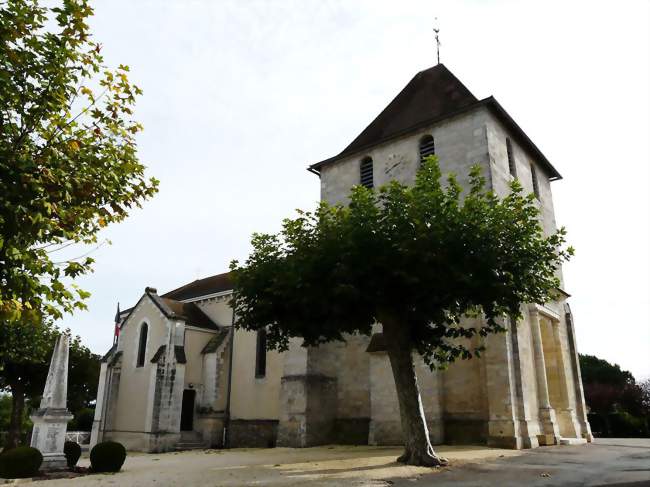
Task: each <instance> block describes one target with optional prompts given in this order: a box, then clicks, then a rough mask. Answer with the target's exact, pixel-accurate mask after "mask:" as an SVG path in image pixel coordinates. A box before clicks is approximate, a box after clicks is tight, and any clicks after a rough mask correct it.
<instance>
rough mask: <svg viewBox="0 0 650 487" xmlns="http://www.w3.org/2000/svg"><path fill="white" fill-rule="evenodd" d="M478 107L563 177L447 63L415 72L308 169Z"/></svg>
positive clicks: (490, 101)
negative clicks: (341, 144)
mask: <svg viewBox="0 0 650 487" xmlns="http://www.w3.org/2000/svg"><path fill="white" fill-rule="evenodd" d="M479 106H486V107H487V108H488V109H489V110H490V111H492V112H493V113H494V115H495V116H497V118H499V119H500V120H501V122H502V123H504V125H506V127H507V128H509V129H510V130H511V132H512V133H513V136H515V137H516V138H517V139H518V142H519V143H520V144H521V145H522V146H523V147H524V148H525V149H528V150H529V151H530V152H531V153H532V154H533V155H534V156H535V157H536V158H537V159H538V160H539V162H540V163H541V164H542V165H543V166H544V167H545V168H546V169H547V171H548V173H549V176H550V178H551V179H561V176H560V174H559V173H558V172H557V170H556V169H555V168H554V167H553V166H552V165H551V163H550V162H549V161H548V160H547V159H546V157H545V156H544V155H543V154H542V153H541V151H540V150H539V149H538V148H537V147H536V146H535V144H533V142H532V141H531V140H530V139H529V138H528V136H527V135H526V134H525V133H524V131H523V130H522V129H521V128H520V127H519V126H518V125H517V124H516V123H515V121H514V120H513V119H512V117H510V115H508V114H507V113H506V111H505V110H504V109H503V107H501V105H500V104H499V103H498V102H497V101H496V100H495V99H494V98H493V97H488V98H485V99H483V100H479V99H478V98H476V97H475V96H474V95H473V94H472V93H471V92H470V91H469V90H468V89H467V88H466V87H465V85H464V84H463V83H462V82H461V81H460V80H459V79H458V78H456V76H454V74H453V73H452V72H451V71H449V69H447V67H446V66H445V65H444V64H437V65H436V66H433V67H432V68H429V69H425V70H424V71H420V72H419V73H418V74H416V75H415V76H414V77H413V79H411V81H409V82H408V84H407V85H406V86H405V87H404V89H403V90H402V91H400V92H399V94H398V95H397V96H396V97H395V98H394V99H393V101H391V102H390V103H389V104H388V106H387V107H386V108H384V109H383V110H382V112H381V113H380V114H379V115H377V117H376V118H375V119H374V120H373V121H372V122H370V125H368V126H367V127H366V128H365V129H364V130H363V131H362V132H361V133H360V134H359V135H358V136H357V137H356V138H355V139H354V140H353V141H352V142H351V143H350V145H348V146H347V147H346V148H345V149H343V151H341V152H340V153H339V154H338V155H336V156H334V157H330V158H329V159H325V160H323V161H320V162H317V163H316V164H312V165H311V166H309V169H310V170H311V171H312V172H319V171H320V168H321V167H323V166H324V165H326V164H329V163H332V162H335V161H338V160H340V159H342V158H344V157H347V156H350V155H354V154H357V153H362V152H364V151H366V150H368V149H369V148H371V147H373V146H376V145H379V144H381V143H383V142H386V141H388V140H390V139H393V138H395V137H399V136H401V135H403V134H406V133H408V132H410V131H412V130H416V129H418V128H420V127H423V126H426V125H430V124H433V123H436V122H438V121H442V120H444V119H447V118H450V117H453V116H455V115H458V114H461V113H464V112H466V111H469V110H472V109H474V108H478V107H479Z"/></svg>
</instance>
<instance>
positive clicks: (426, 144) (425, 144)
mask: <svg viewBox="0 0 650 487" xmlns="http://www.w3.org/2000/svg"><path fill="white" fill-rule="evenodd" d="M435 153H436V144H435V141H434V140H433V137H432V136H431V135H425V136H424V137H422V138H421V139H420V165H422V163H423V162H424V159H425V158H426V157H429V156H432V155H434V154H435Z"/></svg>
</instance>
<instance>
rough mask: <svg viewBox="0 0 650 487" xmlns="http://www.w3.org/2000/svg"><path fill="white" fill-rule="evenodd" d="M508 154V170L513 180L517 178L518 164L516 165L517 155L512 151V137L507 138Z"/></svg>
mask: <svg viewBox="0 0 650 487" xmlns="http://www.w3.org/2000/svg"><path fill="white" fill-rule="evenodd" d="M506 152H507V153H508V169H509V170H510V175H511V176H512V177H513V178H516V177H517V164H516V163H515V153H514V151H513V150H512V142H510V137H506Z"/></svg>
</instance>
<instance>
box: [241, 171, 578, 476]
mask: <svg viewBox="0 0 650 487" xmlns="http://www.w3.org/2000/svg"><path fill="white" fill-rule="evenodd" d="M461 193H462V191H461V187H460V185H459V184H458V183H457V181H456V178H455V177H454V176H453V175H452V176H450V177H449V178H448V180H447V181H446V185H443V184H442V183H441V173H440V168H439V166H438V163H437V160H436V159H435V158H429V159H428V160H427V161H425V162H424V164H423V166H422V168H421V169H420V171H419V172H418V175H417V178H416V182H415V185H414V186H412V187H408V186H405V185H403V184H400V183H398V182H396V181H393V182H390V183H389V184H387V185H386V186H383V187H381V188H379V189H378V190H377V191H371V190H369V189H367V188H364V187H361V186H357V187H355V188H353V190H352V193H351V195H350V204H349V206H340V205H339V206H331V205H328V204H327V203H321V205H320V206H319V207H318V209H317V210H316V211H315V212H313V213H312V212H299V215H298V217H297V218H294V219H287V220H285V221H284V223H283V227H282V231H281V232H280V233H279V234H277V235H269V234H256V235H254V236H253V240H252V245H253V252H252V254H251V255H250V257H249V258H248V259H247V261H246V263H245V265H243V266H240V265H239V264H238V263H237V262H233V263H232V265H231V269H232V270H233V275H234V282H235V293H234V300H233V306H234V311H235V315H236V326H239V327H242V328H244V329H247V330H259V329H262V328H265V329H266V332H267V344H268V346H269V347H270V348H277V349H280V350H286V349H287V348H288V345H289V340H290V339H292V338H294V337H299V338H302V340H303V343H304V345H305V346H317V345H319V344H321V343H324V342H328V341H332V340H344V339H345V334H364V335H369V334H370V333H371V331H372V328H373V325H374V324H375V323H381V326H382V330H383V334H384V338H385V340H384V341H385V344H386V351H387V353H388V357H389V359H390V362H391V367H392V370H393V375H394V378H395V384H396V389H397V396H398V400H399V405H400V417H401V422H402V431H403V433H404V436H405V452H404V455H403V456H402V457H400V459H399V460H400V461H403V462H406V463H409V464H416V465H439V464H440V463H444V462H443V460H441V459H440V458H438V457H437V456H436V455H435V453H434V452H433V449H432V447H431V444H430V441H429V437H428V432H427V428H426V424H425V420H424V418H423V416H422V411H421V407H420V405H421V401H420V398H419V391H418V386H417V379H416V377H415V372H414V366H413V358H412V355H411V350H415V351H417V352H418V353H419V354H420V355H421V356H422V358H423V359H424V360H425V362H426V363H428V364H429V365H430V366H431V367H445V366H446V365H447V364H448V363H450V362H453V361H454V360H456V359H458V358H470V357H471V356H472V355H474V354H478V353H480V351H481V350H482V349H483V346H482V344H481V342H482V340H480V339H478V340H470V339H472V338H474V337H476V336H477V335H479V336H481V337H483V336H486V335H488V334H489V333H492V332H498V331H502V330H503V329H504V327H503V317H504V316H505V315H510V316H514V317H518V316H519V315H520V307H521V305H522V304H523V303H544V302H547V301H550V300H552V299H554V297H555V290H556V288H557V287H558V286H559V280H558V278H557V275H558V270H559V267H560V265H561V263H562V262H563V261H564V260H565V259H567V258H568V257H569V255H570V254H571V253H572V250H571V249H570V248H568V249H565V248H564V236H565V232H564V230H559V231H558V232H557V233H555V234H553V235H549V236H546V235H544V232H543V230H542V228H541V226H540V225H539V222H538V215H539V210H538V209H537V206H536V202H535V198H534V196H532V195H529V196H525V195H523V193H522V188H521V186H520V185H519V183H518V182H517V181H514V182H513V183H512V185H511V192H510V194H509V195H507V196H506V197H504V198H503V199H500V198H498V197H497V196H496V195H495V194H494V193H493V192H491V191H487V190H486V189H485V179H484V178H483V177H482V176H481V169H480V167H478V166H476V167H474V168H473V169H472V171H471V173H470V182H469V190H468V191H467V193H463V194H461ZM467 317H476V318H478V319H475V320H468V319H466V318H467Z"/></svg>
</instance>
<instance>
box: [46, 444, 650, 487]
mask: <svg viewBox="0 0 650 487" xmlns="http://www.w3.org/2000/svg"><path fill="white" fill-rule="evenodd" d="M437 451H438V452H439V453H440V454H442V455H444V456H446V457H447V458H449V459H450V460H451V462H452V465H451V467H449V468H445V469H441V470H437V471H432V470H430V469H425V468H416V467H405V466H402V465H398V464H396V463H395V458H396V456H397V455H398V453H399V452H400V450H399V449H398V448H387V447H368V446H360V447H345V446H331V447H318V448H304V449H287V448H275V449H235V450H206V451H191V452H182V453H166V454H151V455H147V454H137V453H131V454H130V455H129V456H128V457H127V461H126V463H125V465H124V469H123V471H122V472H120V473H118V474H115V475H91V476H87V477H79V478H76V479H61V480H52V481H47V483H46V484H43V485H44V486H45V485H46V486H47V487H55V486H57V487H58V486H68V485H69V486H71V487H85V486H89V487H90V486H115V487H135V486H138V487H147V486H156V487H167V486H178V487H185V486H194V485H197V486H211V487H217V486H219V487H222V486H223V487H233V486H238V487H239V486H254V485H258V486H285V485H286V486H296V485H305V484H308V485H310V486H314V487H324V486H341V485H345V486H346V487H355V486H388V485H392V486H394V487H406V486H408V487H412V486H417V487H429V486H434V485H435V486H436V487H439V486H456V487H458V486H462V487H469V486H489V485H494V486H498V487H507V486H551V485H552V486H601V485H617V486H620V487H624V486H625V487H642V486H646V485H647V486H650V440H649V439H607V440H605V439H603V440H598V441H597V443H595V444H591V445H587V446H556V447H545V448H538V449H534V450H524V451H513V450H499V449H492V448H485V447H474V446H472V447H450V446H441V447H438V448H437ZM80 464H81V465H87V464H88V460H87V459H82V460H81V462H80Z"/></svg>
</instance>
